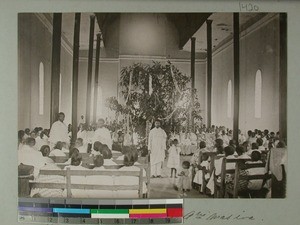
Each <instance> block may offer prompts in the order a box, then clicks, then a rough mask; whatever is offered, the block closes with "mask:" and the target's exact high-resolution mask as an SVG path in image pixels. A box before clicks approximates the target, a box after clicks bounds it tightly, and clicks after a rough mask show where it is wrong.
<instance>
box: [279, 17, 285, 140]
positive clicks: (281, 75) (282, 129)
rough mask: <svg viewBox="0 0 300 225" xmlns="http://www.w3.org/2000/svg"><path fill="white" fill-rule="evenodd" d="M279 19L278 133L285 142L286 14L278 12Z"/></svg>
mask: <svg viewBox="0 0 300 225" xmlns="http://www.w3.org/2000/svg"><path fill="white" fill-rule="evenodd" d="M279 19H280V20H279V34H280V38H279V41H280V48H279V49H280V56H279V60H280V64H279V65H280V66H279V71H280V72H279V83H280V85H279V93H280V94H279V135H280V138H281V139H282V140H284V141H285V142H287V14H286V13H280V15H279ZM286 144H287V143H286Z"/></svg>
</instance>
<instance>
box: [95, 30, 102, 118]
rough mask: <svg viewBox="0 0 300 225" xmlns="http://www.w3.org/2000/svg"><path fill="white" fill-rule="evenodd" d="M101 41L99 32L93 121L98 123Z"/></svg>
mask: <svg viewBox="0 0 300 225" xmlns="http://www.w3.org/2000/svg"><path fill="white" fill-rule="evenodd" d="M100 43H101V34H97V44H96V66H95V85H94V109H93V122H94V123H96V117H97V103H98V80H99V63H100V62H99V60H100Z"/></svg>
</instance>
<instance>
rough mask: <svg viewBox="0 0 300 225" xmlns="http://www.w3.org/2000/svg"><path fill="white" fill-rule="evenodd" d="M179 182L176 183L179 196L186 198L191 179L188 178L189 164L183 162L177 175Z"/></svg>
mask: <svg viewBox="0 0 300 225" xmlns="http://www.w3.org/2000/svg"><path fill="white" fill-rule="evenodd" d="M178 176H179V180H178V183H177V187H178V190H179V191H180V196H181V197H182V196H187V194H186V192H187V190H189V189H191V178H190V162H189V161H183V162H182V168H181V172H180V173H179V174H178Z"/></svg>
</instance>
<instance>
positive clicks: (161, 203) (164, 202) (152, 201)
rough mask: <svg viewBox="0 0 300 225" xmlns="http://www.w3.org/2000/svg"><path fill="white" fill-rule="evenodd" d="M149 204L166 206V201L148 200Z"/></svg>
mask: <svg viewBox="0 0 300 225" xmlns="http://www.w3.org/2000/svg"><path fill="white" fill-rule="evenodd" d="M149 204H150V205H151V204H159V205H164V204H166V199H149Z"/></svg>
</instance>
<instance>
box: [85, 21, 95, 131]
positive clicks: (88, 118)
mask: <svg viewBox="0 0 300 225" xmlns="http://www.w3.org/2000/svg"><path fill="white" fill-rule="evenodd" d="M94 29H95V16H91V19H90V39H89V56H88V74H87V95H86V115H85V118H86V123H87V124H88V125H89V124H90V122H91V94H92V90H91V89H92V67H93V49H94Z"/></svg>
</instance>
